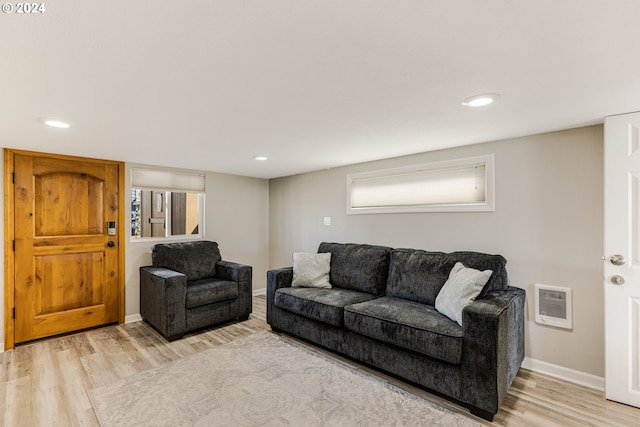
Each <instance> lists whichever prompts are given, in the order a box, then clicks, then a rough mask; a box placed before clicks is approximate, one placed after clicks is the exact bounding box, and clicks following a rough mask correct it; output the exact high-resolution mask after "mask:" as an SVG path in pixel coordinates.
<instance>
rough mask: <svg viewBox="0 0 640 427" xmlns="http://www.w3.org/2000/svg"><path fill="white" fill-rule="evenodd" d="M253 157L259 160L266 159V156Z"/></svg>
mask: <svg viewBox="0 0 640 427" xmlns="http://www.w3.org/2000/svg"><path fill="white" fill-rule="evenodd" d="M253 158H254V159H256V160H260V161H264V160H267V157H266V156H254V157H253Z"/></svg>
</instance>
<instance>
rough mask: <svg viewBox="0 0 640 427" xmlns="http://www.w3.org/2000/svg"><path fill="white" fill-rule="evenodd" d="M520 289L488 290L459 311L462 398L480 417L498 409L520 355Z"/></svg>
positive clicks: (521, 319) (521, 343)
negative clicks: (460, 317) (461, 340)
mask: <svg viewBox="0 0 640 427" xmlns="http://www.w3.org/2000/svg"><path fill="white" fill-rule="evenodd" d="M525 296H526V293H525V291H524V290H523V289H520V288H515V287H511V286H510V287H509V288H508V289H507V290H505V291H501V292H498V291H495V292H489V293H488V294H487V295H486V296H485V297H484V298H482V299H478V300H476V301H474V302H472V303H471V304H469V305H468V306H466V307H465V308H464V309H463V311H462V337H463V344H462V346H463V349H462V351H463V360H462V375H461V383H460V386H461V396H462V401H464V402H467V403H469V404H471V405H472V408H471V411H472V413H474V414H476V415H480V416H482V417H483V418H487V417H488V416H490V417H491V418H493V414H495V413H497V412H498V409H499V408H500V403H501V402H502V400H503V399H504V397H505V396H506V394H507V391H508V390H509V387H510V386H511V383H512V381H513V379H514V378H515V376H516V374H517V373H518V370H519V369H520V365H521V364H522V361H523V359H524V303H525Z"/></svg>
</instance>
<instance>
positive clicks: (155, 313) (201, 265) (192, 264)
mask: <svg viewBox="0 0 640 427" xmlns="http://www.w3.org/2000/svg"><path fill="white" fill-rule="evenodd" d="M151 260H152V263H153V266H146V267H140V315H141V316H142V318H143V319H144V320H145V321H146V322H147V323H149V324H150V325H151V326H152V327H153V328H154V329H156V330H157V331H158V332H160V334H162V336H164V337H165V338H166V339H167V340H169V341H173V340H175V339H178V338H181V337H182V336H183V335H184V334H185V333H186V332H189V331H193V330H195V329H200V328H204V327H207V326H211V325H214V324H216V323H221V322H227V321H230V320H237V319H239V320H240V321H242V320H246V319H248V318H249V314H250V313H251V308H252V307H251V275H252V268H251V266H248V265H243V264H238V263H234V262H229V261H222V257H221V256H220V251H219V250H218V244H217V243H216V242H208V241H196V242H183V243H161V244H156V245H154V246H153V248H152V249H151Z"/></svg>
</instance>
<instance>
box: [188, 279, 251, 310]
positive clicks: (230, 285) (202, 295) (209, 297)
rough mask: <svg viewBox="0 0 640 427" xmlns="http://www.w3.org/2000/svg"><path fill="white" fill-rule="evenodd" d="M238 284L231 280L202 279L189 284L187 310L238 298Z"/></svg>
mask: <svg viewBox="0 0 640 427" xmlns="http://www.w3.org/2000/svg"><path fill="white" fill-rule="evenodd" d="M238 295H239V292H238V284H237V283H236V282H232V281H230V280H218V279H211V278H209V279H200V280H193V281H190V282H187V300H186V303H185V307H186V308H194V307H200V306H201V305H205V304H211V303H214V302H220V301H226V300H230V299H236V298H238Z"/></svg>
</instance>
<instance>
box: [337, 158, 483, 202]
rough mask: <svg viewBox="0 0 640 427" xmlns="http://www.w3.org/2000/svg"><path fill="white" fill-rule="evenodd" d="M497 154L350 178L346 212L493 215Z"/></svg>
mask: <svg viewBox="0 0 640 427" xmlns="http://www.w3.org/2000/svg"><path fill="white" fill-rule="evenodd" d="M494 206H495V205H494V160H493V155H486V156H479V157H472V158H465V159H457V160H449V161H444V162H435V163H424V164H419V165H412V166H407V167H401V168H394V169H385V170H380V171H373V172H365V173H357V174H351V175H348V176H347V213H348V214H370V213H398V212H461V211H466V212H469V211H475V212H479V211H493V210H495V208H494Z"/></svg>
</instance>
